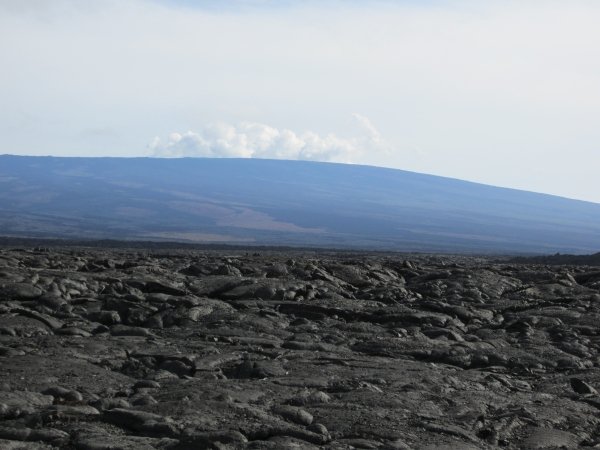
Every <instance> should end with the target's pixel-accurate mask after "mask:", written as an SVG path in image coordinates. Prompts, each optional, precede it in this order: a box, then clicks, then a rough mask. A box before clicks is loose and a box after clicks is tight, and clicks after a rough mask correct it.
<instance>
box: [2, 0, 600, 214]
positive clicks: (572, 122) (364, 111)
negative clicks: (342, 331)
mask: <svg viewBox="0 0 600 450" xmlns="http://www.w3.org/2000/svg"><path fill="white" fill-rule="evenodd" d="M598 23H600V2H598V1H595V0H569V1H554V0H518V1H517V0H514V1H513V0H497V1H495V0H489V1H481V0H423V1H417V0H398V1H392V0H387V1H386V0H369V1H360V0H345V1H342V0H319V1H317V0H304V1H301V0H297V1H294V0H279V1H275V0H229V1H222V0H221V1H217V0H198V1H193V0H27V1H23V0H0V69H1V70H0V154H2V153H7V154H21V155H56V156H157V157H181V156H210V157H253V158H283V159H304V160H316V161H334V162H346V163H356V164H369V165H377V166H385V167H393V168H399V169H405V170H411V171H417V172H424V173H430V174H436V175H442V176H448V177H454V178H460V179H465V180H471V181H477V182H482V183H486V184H493V185H497V186H506V187H512V188H518V189H525V190H530V191H536V192H545V193H550V194H556V195H561V196H565V197H570V198H577V199H582V200H588V201H594V202H600V175H599V172H600V126H599V118H600V58H599V57H598V55H600V27H599V26H598Z"/></svg>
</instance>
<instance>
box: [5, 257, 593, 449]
mask: <svg viewBox="0 0 600 450" xmlns="http://www.w3.org/2000/svg"><path fill="white" fill-rule="evenodd" d="M599 273H600V271H599V270H598V268H597V267H596V268H594V267H588V266H576V265H570V266H566V265H551V266H549V265H535V264H532V263H528V262H527V260H523V261H520V262H518V263H517V262H509V261H508V260H501V259H493V258H478V257H459V256H435V255H399V254H366V253H348V252H346V253H334V252H308V251H300V250H299V251H294V252H292V251H287V252H278V251H264V252H262V253H257V252H255V251H245V250H236V251H234V250H231V251H216V250H215V251H198V250H141V249H135V250H127V249H86V248H68V247H66V248H65V247H62V248H61V247H57V248H52V249H34V248H21V249H11V248H0V381H1V382H0V448H3V449H4V448H7V449H21V448H24V449H25V448H26V449H36V448H40V449H42V448H43V449H50V448H69V449H84V450H99V449H117V448H118V449H174V450H181V449H192V448H212V449H238V448H241V449H243V448H248V449H281V448H307V449H310V448H331V449H352V448H364V449H368V448H372V449H438V450H439V449H471V448H473V449H474V448H477V449H493V448H506V449H519V448H525V449H553V448H564V449H571V448H579V447H594V446H599V445H600V432H598V430H600V418H599V416H598V410H599V409H600V397H599V394H598V391H597V388H598V386H600V369H599V367H600V354H599V352H600V326H599V325H600V282H599V281H598V280H599V279H600V278H599V275H598V274H599Z"/></svg>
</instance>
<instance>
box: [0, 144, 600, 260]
mask: <svg viewBox="0 0 600 450" xmlns="http://www.w3.org/2000/svg"><path fill="white" fill-rule="evenodd" d="M0 234H1V235H5V236H29V237H59V238H64V237H69V238H93V239H126V240H132V239H136V240H175V241H187V242H212V243H236V244H240V243H242V244H243V243H248V244H262V245H298V246H318V247H338V248H340V247H341V248H357V249H359V248H370V249H378V250H384V249H385V250H401V251H431V252H433V251H444V252H484V253H555V252H561V253H574V254H580V253H594V252H597V251H598V250H600V204H596V203H589V202H583V201H576V200H569V199H565V198H561V197H555V196H550V195H543V194H536V193H532V192H525V191H519V190H513V189H504V188H497V187H492V186H486V185H482V184H476V183H470V182H465V181H460V180H455V179H450V178H443V177H436V176H431V175H424V174H419V173H413V172H406V171H402V170H393V169H384V168H378V167H369V166H357V165H344V164H330V163H317V162H303V161H277V160H258V159H204V158H197V159H195V158H183V159H153V158H55V157H22V156H0Z"/></svg>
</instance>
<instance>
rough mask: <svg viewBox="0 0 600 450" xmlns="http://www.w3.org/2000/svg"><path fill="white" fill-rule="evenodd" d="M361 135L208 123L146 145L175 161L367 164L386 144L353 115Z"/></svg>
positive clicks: (367, 122)
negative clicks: (234, 159) (196, 159)
mask: <svg viewBox="0 0 600 450" xmlns="http://www.w3.org/2000/svg"><path fill="white" fill-rule="evenodd" d="M353 116H354V118H355V119H356V120H357V122H358V124H359V126H360V128H361V129H362V132H363V133H362V136H358V137H352V138H341V137H338V136H336V135H335V134H327V135H325V136H321V135H319V134H317V133H315V132H312V131H306V132H303V133H296V132H294V131H291V130H287V129H277V128H274V127H272V126H269V125H264V124H261V123H252V122H242V123H241V124H239V125H237V126H235V125H229V124H226V123H217V124H209V125H207V126H205V127H203V128H202V129H200V130H199V131H188V132H186V133H177V132H175V133H171V134H170V135H169V136H168V138H167V139H166V140H162V139H161V138H159V137H156V138H154V140H153V141H152V142H151V143H150V145H149V146H148V147H149V150H150V154H151V156H158V157H168V158H177V157H185V156H192V157H194V156H198V157H213V158H267V159H292V160H293V159H298V160H313V161H329V162H344V163H360V162H367V161H369V160H371V159H372V158H373V156H374V155H373V153H386V152H387V151H388V148H389V145H388V144H387V143H386V142H385V140H384V139H383V138H382V136H381V134H380V133H379V131H378V130H377V129H376V128H375V126H374V125H373V124H372V123H371V121H370V120H369V119H368V118H367V117H364V116H361V115H360V114H354V115H353Z"/></svg>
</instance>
